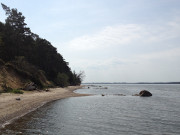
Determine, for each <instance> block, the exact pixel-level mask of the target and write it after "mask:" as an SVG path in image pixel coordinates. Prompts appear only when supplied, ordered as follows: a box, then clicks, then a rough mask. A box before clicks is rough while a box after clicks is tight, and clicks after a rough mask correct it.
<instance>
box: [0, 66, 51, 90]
mask: <svg viewBox="0 0 180 135" xmlns="http://www.w3.org/2000/svg"><path fill="white" fill-rule="evenodd" d="M34 70H36V69H34ZM30 82H33V83H37V86H39V85H41V86H39V87H42V86H43V87H48V86H51V85H52V84H51V82H49V81H48V80H47V78H46V76H45V75H44V73H43V72H42V71H38V70H36V71H33V73H31V72H29V71H24V70H21V69H17V67H16V66H15V65H13V64H12V63H8V64H7V63H6V64H2V63H1V64H0V91H2V90H3V86H5V85H6V86H7V87H10V88H13V89H24V87H25V86H26V85H27V84H28V83H30Z"/></svg>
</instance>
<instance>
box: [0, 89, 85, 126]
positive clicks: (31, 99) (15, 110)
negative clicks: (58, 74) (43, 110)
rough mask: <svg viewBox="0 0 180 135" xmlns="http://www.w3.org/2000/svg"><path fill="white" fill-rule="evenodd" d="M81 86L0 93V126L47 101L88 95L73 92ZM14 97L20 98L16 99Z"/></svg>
mask: <svg viewBox="0 0 180 135" xmlns="http://www.w3.org/2000/svg"><path fill="white" fill-rule="evenodd" d="M81 87H82V86H70V87H67V88H53V89H49V90H50V91H49V92H45V91H41V92H40V91H27V92H25V93H24V94H12V93H3V94H1V95H0V127H2V126H3V125H4V124H5V123H7V122H9V121H12V120H13V119H16V118H18V117H20V116H23V115H25V114H27V113H28V112H31V111H32V110H34V109H35V108H38V107H40V106H42V105H44V104H45V103H47V102H50V101H53V100H58V99H63V98H67V97H78V96H88V95H87V94H77V93H74V92H73V91H74V90H76V89H79V88H81ZM16 98H20V99H21V100H19V101H18V100H16Z"/></svg>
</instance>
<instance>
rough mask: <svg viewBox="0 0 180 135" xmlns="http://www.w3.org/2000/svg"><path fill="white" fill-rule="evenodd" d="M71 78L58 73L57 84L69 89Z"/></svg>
mask: <svg viewBox="0 0 180 135" xmlns="http://www.w3.org/2000/svg"><path fill="white" fill-rule="evenodd" d="M68 80H69V77H68V76H67V75H66V74H65V73H58V75H57V78H56V83H57V85H58V86H60V87H67V86H68V85H69V82H68Z"/></svg>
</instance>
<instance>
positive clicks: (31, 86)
mask: <svg viewBox="0 0 180 135" xmlns="http://www.w3.org/2000/svg"><path fill="white" fill-rule="evenodd" d="M36 89H37V85H36V84H35V83H33V82H30V83H28V84H27V85H26V86H25V88H24V90H29V91H31V90H36Z"/></svg>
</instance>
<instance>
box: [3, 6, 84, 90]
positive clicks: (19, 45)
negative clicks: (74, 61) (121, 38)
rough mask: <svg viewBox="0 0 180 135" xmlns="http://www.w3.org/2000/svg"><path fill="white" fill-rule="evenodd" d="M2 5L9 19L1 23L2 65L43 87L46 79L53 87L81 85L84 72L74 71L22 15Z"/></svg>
mask: <svg viewBox="0 0 180 135" xmlns="http://www.w3.org/2000/svg"><path fill="white" fill-rule="evenodd" d="M1 5H2V8H3V9H4V11H5V14H6V15H7V18H6V20H5V23H2V22H0V65H2V64H4V63H5V65H6V67H9V68H11V69H14V70H15V71H16V72H17V73H18V74H20V75H21V76H23V77H24V78H27V79H29V80H30V81H32V82H34V83H35V84H36V85H38V86H39V87H41V88H43V87H48V86H45V84H44V82H45V81H46V80H48V81H49V82H51V84H50V85H52V86H54V85H58V86H61V87H65V86H68V85H79V84H81V81H82V77H83V76H84V75H82V72H80V73H79V74H78V73H76V72H72V71H71V69H70V67H69V66H68V62H66V61H65V60H64V58H63V57H62V55H61V54H59V53H58V52H57V49H56V48H55V47H53V46H52V44H51V43H50V42H49V41H47V40H46V39H43V38H40V37H39V36H38V35H37V34H35V33H32V32H31V30H30V28H28V27H27V24H26V23H25V17H24V16H23V15H22V13H21V12H18V10H17V9H11V8H9V7H8V6H6V5H4V4H2V3H1ZM16 92H17V91H16Z"/></svg>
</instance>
